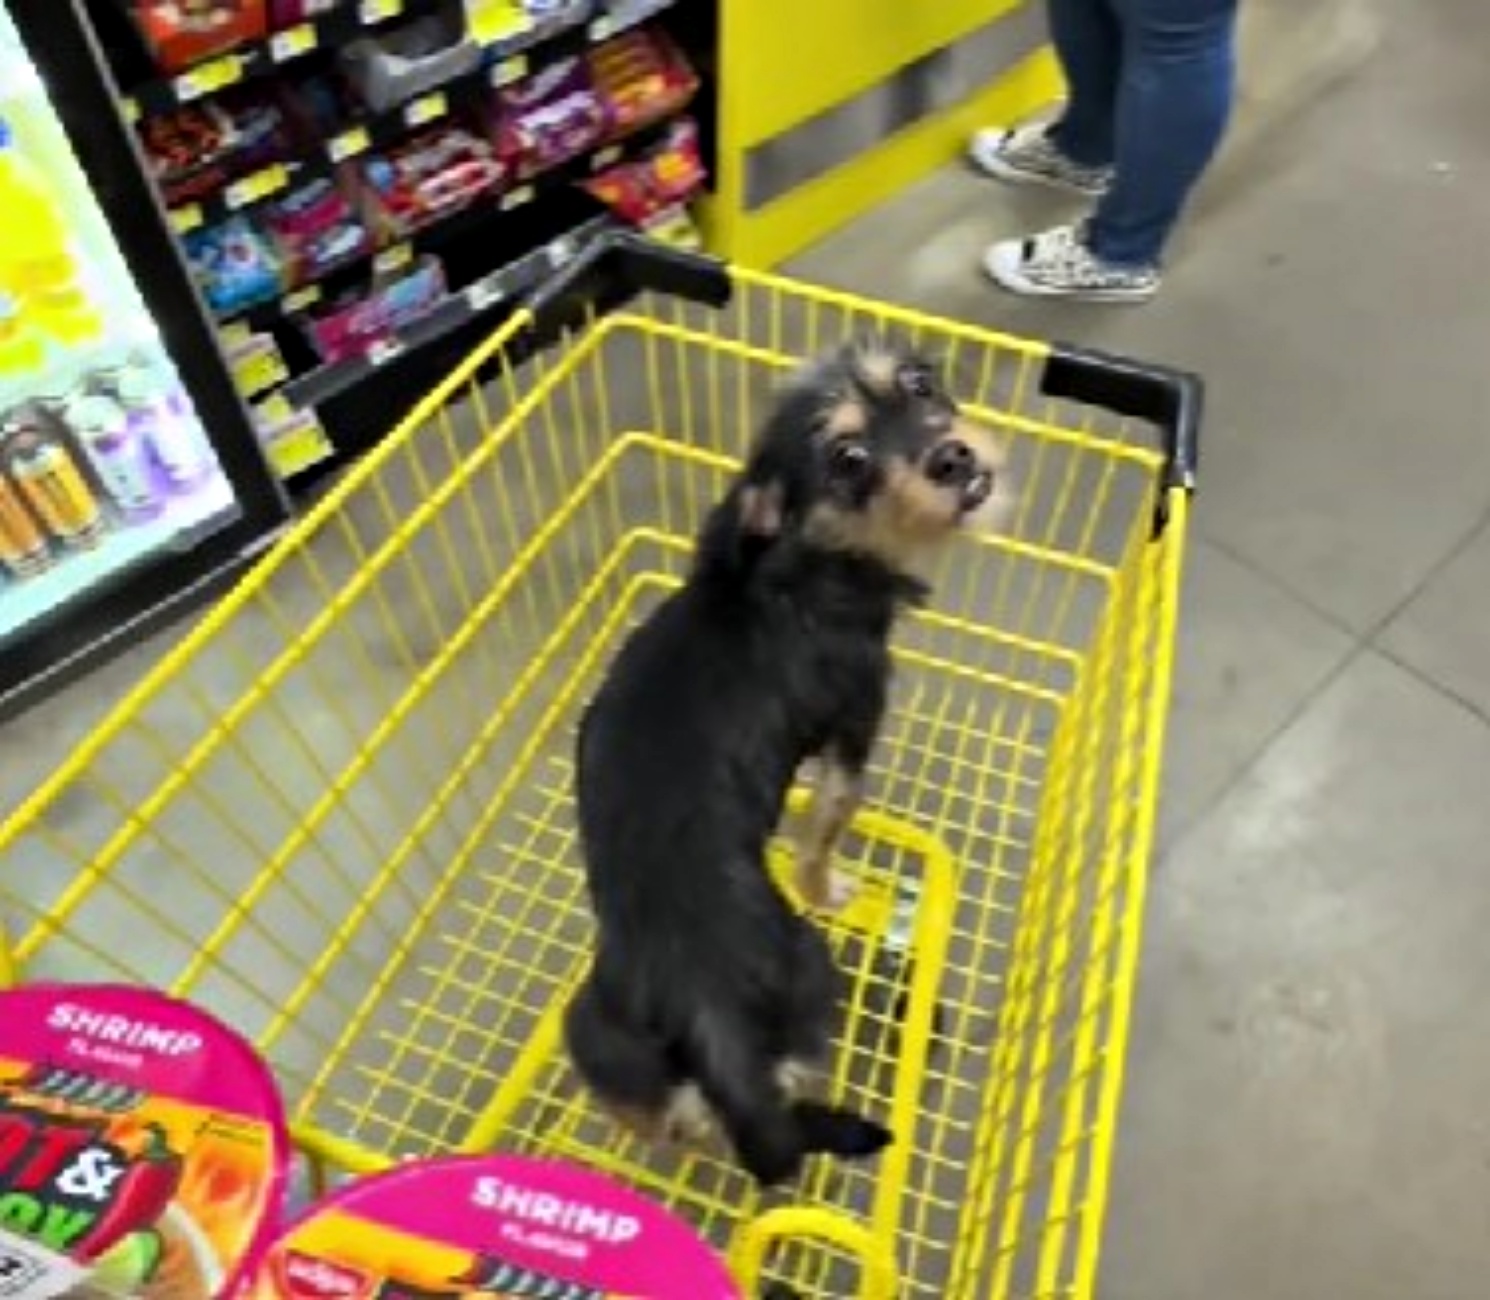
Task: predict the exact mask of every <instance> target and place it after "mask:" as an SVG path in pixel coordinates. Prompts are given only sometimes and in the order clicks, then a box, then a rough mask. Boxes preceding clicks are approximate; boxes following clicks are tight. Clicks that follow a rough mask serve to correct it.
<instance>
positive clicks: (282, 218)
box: [264, 177, 373, 288]
mask: <svg viewBox="0 0 1490 1300" xmlns="http://www.w3.org/2000/svg"><path fill="white" fill-rule="evenodd" d="M264 223H265V226H266V227H267V228H268V230H269V232H270V233H271V234H272V235H273V236H274V239H275V242H276V243H277V244H278V246H279V253H280V261H281V264H282V273H281V274H282V278H283V280H284V283H285V284H286V286H287V287H291V288H293V287H294V286H296V285H300V284H305V283H307V282H309V281H311V280H316V279H319V278H320V277H321V276H322V275H324V274H325V273H326V272H327V271H329V270H331V269H332V268H334V267H336V266H339V265H341V264H343V263H345V262H347V261H348V260H349V259H352V258H355V257H360V256H361V255H363V254H365V253H369V252H371V251H372V248H373V239H372V234H371V232H370V231H369V230H368V228H367V225H366V223H365V222H364V221H363V219H362V216H361V214H360V213H359V212H358V211H357V210H356V208H355V207H354V206H353V204H352V203H350V202H349V201H348V199H347V196H346V195H345V194H343V193H342V191H341V190H340V189H339V188H338V187H337V185H336V184H335V183H334V182H332V181H330V180H327V179H325V178H324V177H317V178H316V179H314V180H311V181H308V182H306V183H305V184H303V185H300V186H297V187H296V188H295V189H293V190H291V191H290V193H288V194H286V195H285V196H284V197H283V198H282V199H279V200H278V201H276V202H274V203H272V204H270V205H269V206H268V207H267V208H266V209H265V210H264Z"/></svg>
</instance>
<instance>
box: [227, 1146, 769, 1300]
mask: <svg viewBox="0 0 1490 1300" xmlns="http://www.w3.org/2000/svg"><path fill="white" fill-rule="evenodd" d="M478 1295H479V1296H480V1297H481V1298H482V1300H517V1297H532V1296H544V1297H549V1298H550V1300H623V1297H624V1298H625V1300H740V1292H739V1290H738V1289H737V1288H736V1286H735V1284H734V1283H733V1282H732V1281H731V1279H730V1276H729V1273H728V1272H727V1271H726V1269H725V1267H724V1265H723V1264H722V1263H721V1262H720V1260H719V1259H718V1257H717V1256H716V1255H715V1254H714V1252H713V1251H712V1250H710V1249H709V1247H708V1246H707V1245H706V1244H705V1243H704V1242H703V1241H702V1240H700V1238H699V1237H698V1236H697V1235H695V1233H694V1232H693V1230H692V1229H691V1228H689V1227H688V1226H687V1225H686V1224H685V1223H683V1222H682V1221H681V1220H679V1219H677V1218H675V1217H674V1216H673V1215H672V1214H670V1213H669V1212H668V1211H666V1210H664V1209H662V1208H661V1207H660V1206H657V1205H654V1204H653V1203H652V1202H651V1201H648V1200H646V1199H645V1198H643V1197H641V1196H639V1195H637V1194H636V1193H635V1192H632V1191H630V1190H629V1189H627V1188H625V1187H621V1186H619V1185H617V1184H616V1183H614V1182H612V1181H610V1180H609V1179H607V1178H603V1177H601V1176H600V1175H598V1174H595V1173H591V1172H590V1171H588V1170H586V1169H582V1168H578V1167H576V1166H573V1165H568V1164H562V1163H558V1162H555V1161H547V1160H532V1159H527V1158H523V1157H517V1156H479V1157H459V1158H452V1159H445V1160H430V1161H416V1162H413V1163H411V1164H408V1165H404V1166H402V1167H401V1168H399V1169H397V1170H395V1171H393V1172H391V1173H388V1174H383V1175H380V1176H378V1177H374V1178H369V1179H365V1180H363V1181H360V1182H357V1183H353V1184H351V1185H350V1186H348V1187H346V1188H344V1189H343V1190H342V1191H340V1192H338V1193H336V1194H334V1195H333V1196H331V1197H329V1198H328V1199H327V1200H325V1201H323V1202H322V1203H321V1204H319V1205H318V1206H316V1207H315V1208H314V1209H312V1210H311V1211H309V1212H308V1213H307V1214H306V1215H304V1216H303V1217H302V1218H301V1219H299V1220H298V1221H297V1222H296V1223H294V1224H292V1225H291V1226H290V1227H289V1228H288V1229H286V1231H285V1232H284V1234H283V1235H282V1236H281V1237H280V1238H279V1239H278V1240H277V1241H276V1242H274V1243H273V1244H272V1245H271V1246H270V1247H269V1249H268V1250H267V1251H266V1253H265V1254H264V1257H263V1259H262V1260H261V1261H260V1264H259V1268H258V1270H257V1273H256V1274H255V1276H254V1279H253V1281H252V1283H251V1284H250V1287H249V1291H248V1296H249V1298H250V1300H472V1298H473V1297H475V1296H478Z"/></svg>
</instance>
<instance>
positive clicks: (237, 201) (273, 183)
mask: <svg viewBox="0 0 1490 1300" xmlns="http://www.w3.org/2000/svg"><path fill="white" fill-rule="evenodd" d="M289 183H290V173H289V172H288V171H286V170H285V168H284V167H283V166H281V165H280V164H279V163H275V164H274V165H273V166H272V167H265V168H264V169H263V170H262V171H256V172H254V174H253V175H252V176H245V177H244V178H243V179H242V180H241V181H234V182H233V184H231V185H229V186H228V188H227V190H226V191H225V193H224V198H225V199H226V201H227V205H228V207H230V208H246V207H247V206H248V205H249V204H250V203H257V202H258V201H259V200H260V199H267V198H268V197H269V196H270V195H271V194H278V193H279V192H280V190H282V189H284V188H285V187H286V186H287V185H288V184H289Z"/></svg>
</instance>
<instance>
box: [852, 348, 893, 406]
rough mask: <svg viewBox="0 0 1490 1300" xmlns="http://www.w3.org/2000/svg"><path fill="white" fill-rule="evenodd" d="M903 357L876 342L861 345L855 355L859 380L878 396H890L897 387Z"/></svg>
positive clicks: (855, 368)
mask: <svg viewBox="0 0 1490 1300" xmlns="http://www.w3.org/2000/svg"><path fill="white" fill-rule="evenodd" d="M902 364H903V358H901V357H899V356H897V355H896V354H895V353H894V352H890V351H888V350H887V349H885V348H881V347H877V346H875V345H874V344H866V345H864V346H863V347H860V348H859V349H858V351H857V352H856V353H855V355H854V371H855V373H856V374H857V375H858V377H859V382H860V383H861V384H863V385H864V387H865V388H867V389H868V390H869V391H870V392H871V393H873V394H874V395H875V396H876V397H889V396H891V395H892V394H893V393H894V392H895V389H896V387H897V384H898V382H899V376H900V367H901V365H902Z"/></svg>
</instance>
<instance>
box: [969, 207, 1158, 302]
mask: <svg viewBox="0 0 1490 1300" xmlns="http://www.w3.org/2000/svg"><path fill="white" fill-rule="evenodd" d="M983 267H984V269H985V270H986V271H987V272H988V274H989V275H991V276H992V277H993V279H994V280H995V282H996V283H998V284H999V285H1001V286H1002V287H1003V288H1005V289H1008V290H1009V291H1010V292H1011V293H1019V294H1024V295H1025V296H1026V297H1030V298H1074V299H1078V300H1080V301H1084V302H1147V301H1148V300H1149V299H1150V298H1152V297H1153V296H1154V294H1155V293H1156V292H1157V291H1158V289H1159V272H1158V269H1157V268H1155V267H1146V266H1138V267H1133V266H1113V265H1112V264H1111V263H1110V262H1104V261H1102V260H1101V259H1100V258H1099V257H1097V256H1096V255H1095V254H1094V253H1093V252H1092V251H1091V249H1089V248H1088V247H1087V246H1086V241H1085V238H1084V233H1083V229H1082V227H1080V226H1056V227H1055V228H1054V229H1052V230H1046V231H1043V232H1042V233H1040V234H1038V235H1033V236H1031V237H1029V238H1027V239H1006V240H1003V241H1002V242H1000V243H997V244H994V245H993V247H992V248H990V249H989V250H988V252H987V253H986V254H985V255H984V258H983Z"/></svg>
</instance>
